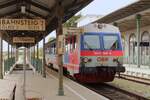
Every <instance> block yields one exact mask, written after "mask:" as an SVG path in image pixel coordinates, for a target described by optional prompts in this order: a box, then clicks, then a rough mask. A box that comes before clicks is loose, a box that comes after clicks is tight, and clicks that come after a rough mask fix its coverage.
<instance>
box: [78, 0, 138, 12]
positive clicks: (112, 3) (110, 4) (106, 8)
mask: <svg viewBox="0 0 150 100" xmlns="http://www.w3.org/2000/svg"><path fill="white" fill-rule="evenodd" d="M136 1H138V0H94V1H93V2H92V3H90V4H89V5H88V6H86V7H85V8H83V10H81V11H80V12H79V13H81V14H82V15H87V14H96V15H107V14H109V13H111V12H113V11H115V10H118V9H120V8H123V7H125V6H127V5H129V4H131V3H134V2H136Z"/></svg>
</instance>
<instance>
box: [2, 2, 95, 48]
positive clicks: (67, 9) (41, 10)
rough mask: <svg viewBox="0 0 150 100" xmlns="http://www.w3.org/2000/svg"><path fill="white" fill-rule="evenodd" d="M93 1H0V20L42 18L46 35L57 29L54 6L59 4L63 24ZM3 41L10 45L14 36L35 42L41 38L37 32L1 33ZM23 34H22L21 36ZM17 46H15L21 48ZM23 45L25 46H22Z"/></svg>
mask: <svg viewBox="0 0 150 100" xmlns="http://www.w3.org/2000/svg"><path fill="white" fill-rule="evenodd" d="M92 1H93V0H0V18H27V19H34V18H36V19H37V18H42V19H45V20H46V32H45V33H46V34H45V35H48V34H49V33H50V32H52V31H53V30H54V29H56V28H57V16H56V4H57V2H61V4H62V7H63V8H64V16H63V22H65V21H66V20H68V19H69V18H70V17H72V16H73V15H74V14H75V13H77V12H78V11H79V10H81V9H82V8H83V7H85V6H86V5H88V4H89V3H90V2H92ZM22 5H24V6H26V13H25V14H22V13H21V6H22ZM2 33H3V39H4V40H6V41H7V42H9V43H10V44H12V37H14V36H30V37H35V39H36V42H38V41H40V40H41V39H42V38H43V36H44V35H43V34H44V32H39V31H36V32H35V31H2ZM22 33H24V34H22ZM21 45H22V44H18V45H17V46H21ZM24 45H25V44H24Z"/></svg>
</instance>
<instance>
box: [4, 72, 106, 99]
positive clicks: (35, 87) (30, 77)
mask: <svg viewBox="0 0 150 100" xmlns="http://www.w3.org/2000/svg"><path fill="white" fill-rule="evenodd" d="M5 79H7V80H12V81H15V82H16V84H17V88H16V99H15V100H24V97H23V71H13V72H12V74H9V75H7V76H5ZM57 93H58V79H57V76H55V75H54V74H51V73H47V77H46V78H43V77H42V76H41V75H40V74H38V73H33V71H27V72H26V97H27V98H28V100H108V99H107V98H105V97H103V96H101V95H99V94H97V93H95V92H93V91H91V90H89V89H87V88H85V87H83V86H81V85H79V84H78V83H75V82H73V81H71V80H69V79H67V78H64V93H65V95H64V96H58V95H57ZM29 98H30V99H29ZM33 98H39V99H33Z"/></svg>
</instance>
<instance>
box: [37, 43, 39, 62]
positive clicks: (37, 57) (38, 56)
mask: <svg viewBox="0 0 150 100" xmlns="http://www.w3.org/2000/svg"><path fill="white" fill-rule="evenodd" d="M36 49H37V54H36V56H37V59H39V43H37V48H36Z"/></svg>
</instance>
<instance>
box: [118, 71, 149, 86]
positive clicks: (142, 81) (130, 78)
mask: <svg viewBox="0 0 150 100" xmlns="http://www.w3.org/2000/svg"><path fill="white" fill-rule="evenodd" d="M116 78H121V79H124V80H128V81H132V82H136V83H140V84H144V85H150V79H146V78H141V77H136V76H131V75H126V74H120V77H118V76H116Z"/></svg>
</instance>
